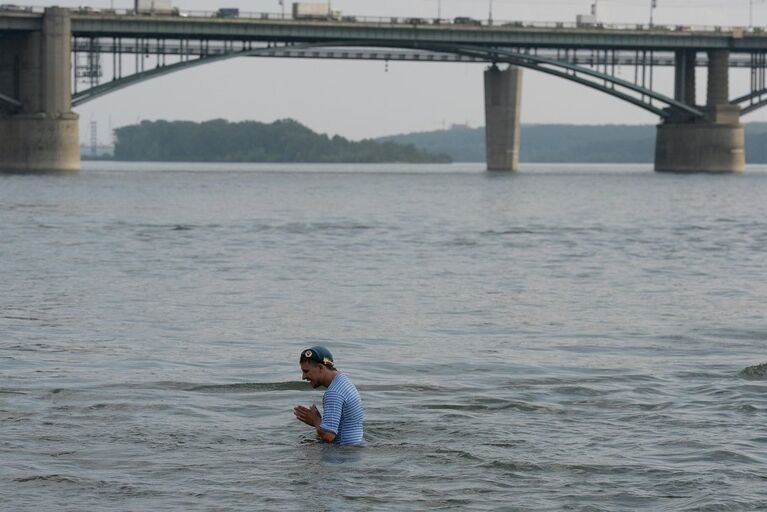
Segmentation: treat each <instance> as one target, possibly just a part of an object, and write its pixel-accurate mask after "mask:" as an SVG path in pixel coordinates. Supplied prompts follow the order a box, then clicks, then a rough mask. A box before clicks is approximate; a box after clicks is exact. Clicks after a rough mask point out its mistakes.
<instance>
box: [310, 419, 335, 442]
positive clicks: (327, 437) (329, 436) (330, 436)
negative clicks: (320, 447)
mask: <svg viewBox="0 0 767 512" xmlns="http://www.w3.org/2000/svg"><path fill="white" fill-rule="evenodd" d="M314 428H316V429H317V435H318V436H320V439H322V440H323V441H325V442H326V443H332V442H333V441H335V440H336V435H335V434H334V433H333V432H328V431H327V430H323V429H322V427H320V422H319V421H318V422H317V423H316V424H315V425H314Z"/></svg>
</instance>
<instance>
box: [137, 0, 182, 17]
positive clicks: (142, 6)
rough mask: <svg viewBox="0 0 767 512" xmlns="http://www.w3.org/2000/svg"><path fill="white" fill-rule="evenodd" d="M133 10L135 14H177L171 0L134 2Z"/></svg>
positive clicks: (141, 0) (140, 0)
mask: <svg viewBox="0 0 767 512" xmlns="http://www.w3.org/2000/svg"><path fill="white" fill-rule="evenodd" d="M133 8H134V10H135V11H136V14H178V9H177V8H176V7H173V3H172V0H135V1H134V4H133Z"/></svg>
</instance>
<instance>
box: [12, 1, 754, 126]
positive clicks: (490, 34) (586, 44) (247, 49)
mask: <svg viewBox="0 0 767 512" xmlns="http://www.w3.org/2000/svg"><path fill="white" fill-rule="evenodd" d="M446 21H447V20H427V19H412V18H410V19H401V18H387V19H379V18H358V17H351V16H346V17H343V18H342V19H328V20H312V21H309V22H307V21H306V20H292V19H285V18H282V17H281V16H278V15H270V14H261V13H258V14H254V15H252V16H250V17H244V18H237V19H234V20H221V19H216V18H215V13H190V15H189V16H181V17H175V18H172V17H171V18H170V19H168V17H146V16H144V17H142V16H136V15H133V14H132V13H130V12H125V13H120V12H112V13H106V14H104V13H99V12H93V11H92V10H86V11H76V12H75V13H74V14H73V39H72V50H73V68H74V76H73V95H72V102H73V106H78V105H82V104H84V103H86V102H88V101H91V100H93V99H95V98H98V97H101V96H103V95H106V94H109V93H111V92H114V91H117V90H120V89H122V88H125V87H128V86H130V85H133V84H137V83H140V82H143V81H146V80H150V79H152V78H156V77H159V76H163V75H167V74H169V73H173V72H176V71H180V70H183V69H189V68H192V67H196V66H200V65H204V64H209V63H214V62H220V61H223V60H228V59H232V58H236V57H262V58H308V59H348V60H382V61H414V62H476V63H488V64H492V63H508V64H511V65H514V66H519V67H522V68H527V69H531V70H535V71H539V72H542V73H545V74H548V75H551V76H555V77H558V78H561V79H564V80H568V81H571V82H574V83H578V84H580V85H583V86H586V87H589V88H592V89H594V90H597V91H599V92H602V93H604V94H608V95H610V96H613V97H615V98H618V99H620V100H622V101H625V102H628V103H630V104H632V105H635V106H636V107H639V108H642V109H644V110H645V111H648V112H650V113H652V114H654V115H657V116H658V117H659V118H661V119H668V118H671V117H672V116H675V115H679V114H683V115H684V116H685V117H686V118H688V119H693V120H694V119H703V118H705V115H706V114H705V112H704V111H703V110H702V109H701V108H700V107H699V106H697V105H695V104H694V100H693V101H689V99H688V101H685V98H684V96H683V95H682V94H680V93H678V92H677V91H675V93H674V94H671V95H669V94H664V93H663V92H661V91H659V90H657V87H656V85H657V84H656V80H655V79H654V70H655V68H657V67H675V66H676V67H678V65H679V60H680V52H688V55H689V54H690V52H692V55H693V57H692V60H693V62H694V66H698V67H701V66H707V65H708V61H709V59H708V54H707V52H708V51H710V50H714V49H723V48H724V49H727V50H728V51H730V52H731V54H730V55H729V58H728V66H729V67H730V68H745V69H749V70H750V73H751V84H750V91H749V92H748V93H746V94H744V95H741V96H739V97H736V98H734V99H731V100H730V103H731V104H732V105H736V106H738V107H739V108H740V111H741V113H742V114H748V113H750V112H753V111H755V110H757V109H759V108H760V107H762V106H764V104H765V103H767V73H766V70H767V34H763V33H761V32H758V31H753V32H751V33H746V34H744V33H743V31H742V29H725V28H722V27H703V28H701V27H682V26H674V27H659V26H654V27H650V26H645V25H628V26H625V25H624V26H606V25H601V24H599V25H595V26H587V27H580V26H573V25H568V24H564V23H555V24H526V23H522V22H508V23H503V22H494V23H493V24H491V25H486V24H484V22H473V23H472V24H471V25H469V26H466V25H465V24H461V23H455V22H447V23H446ZM182 26H189V27H193V28H194V29H193V30H186V31H184V30H179V27H182ZM201 27H203V28H205V30H202V28H201ZM211 27H212V28H211ZM743 41H745V42H743ZM739 42H743V43H742V44H739ZM746 43H748V44H746ZM142 56H143V58H142ZM131 60H132V61H133V62H130V61H131ZM626 68H629V69H630V70H631V71H633V73H632V72H631V71H630V72H629V75H630V76H629V77H626V76H625V70H626ZM83 86H85V87H84V88H83ZM0 102H5V104H6V107H11V108H12V107H13V102H14V99H13V98H9V97H2V96H0Z"/></svg>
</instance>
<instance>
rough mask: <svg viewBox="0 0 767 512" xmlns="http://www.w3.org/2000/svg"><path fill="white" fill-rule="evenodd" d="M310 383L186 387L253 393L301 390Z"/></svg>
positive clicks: (247, 383)
mask: <svg viewBox="0 0 767 512" xmlns="http://www.w3.org/2000/svg"><path fill="white" fill-rule="evenodd" d="M308 387H309V384H308V383H306V382H300V381H288V382H243V383H238V384H203V385H192V386H189V387H186V388H184V389H185V390H186V391H192V392H196V393H253V392H264V391H301V390H305V389H308Z"/></svg>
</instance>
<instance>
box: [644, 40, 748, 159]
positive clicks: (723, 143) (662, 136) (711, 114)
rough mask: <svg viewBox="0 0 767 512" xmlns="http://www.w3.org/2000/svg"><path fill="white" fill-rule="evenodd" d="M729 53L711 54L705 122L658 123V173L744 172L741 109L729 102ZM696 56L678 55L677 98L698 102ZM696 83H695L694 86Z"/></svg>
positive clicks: (680, 118)
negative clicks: (696, 92)
mask: <svg viewBox="0 0 767 512" xmlns="http://www.w3.org/2000/svg"><path fill="white" fill-rule="evenodd" d="M728 58H729V52H728V51H727V50H712V51H710V52H709V66H708V95H707V101H706V108H705V111H706V114H707V115H706V119H692V118H690V117H689V116H688V115H685V114H681V113H674V114H673V115H672V116H671V117H670V118H669V119H666V121H664V122H663V123H662V124H660V125H658V133H657V139H656V145H655V170H656V171H657V172H682V173H687V172H721V173H724V172H743V171H744V170H745V167H746V160H745V135H744V132H743V125H742V124H740V108H739V107H738V106H736V105H732V104H730V102H729V75H728V66H729V64H728ZM691 61H692V62H694V54H692V55H690V54H687V52H677V62H676V87H675V91H676V94H675V95H676V99H678V100H681V101H684V102H685V103H687V104H688V105H694V104H695V85H694V84H695V82H694V80H695V78H694V76H695V75H694V64H690V62H691ZM691 82H692V85H691Z"/></svg>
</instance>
